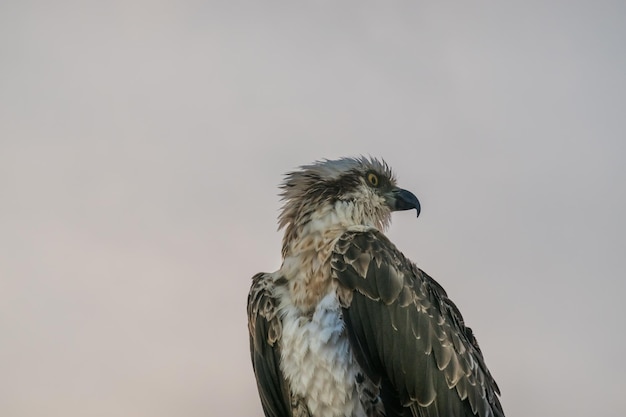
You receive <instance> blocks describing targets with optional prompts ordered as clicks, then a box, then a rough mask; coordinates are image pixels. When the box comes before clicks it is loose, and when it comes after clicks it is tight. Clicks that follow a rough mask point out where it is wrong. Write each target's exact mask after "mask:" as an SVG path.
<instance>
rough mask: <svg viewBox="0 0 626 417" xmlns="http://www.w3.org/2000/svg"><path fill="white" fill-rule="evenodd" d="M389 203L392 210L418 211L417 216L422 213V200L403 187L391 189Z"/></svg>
mask: <svg viewBox="0 0 626 417" xmlns="http://www.w3.org/2000/svg"><path fill="white" fill-rule="evenodd" d="M387 204H388V205H389V208H391V211H401V210H411V209H415V211H417V217H419V215H420V210H421V207H420V202H419V200H418V199H417V197H415V194H413V193H412V192H410V191H407V190H403V189H402V188H394V189H393V190H391V194H390V198H388V199H387Z"/></svg>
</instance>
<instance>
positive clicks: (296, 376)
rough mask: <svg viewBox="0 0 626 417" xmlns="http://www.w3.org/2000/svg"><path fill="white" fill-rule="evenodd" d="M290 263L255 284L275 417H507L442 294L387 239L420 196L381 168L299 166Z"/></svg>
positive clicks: (253, 335)
mask: <svg viewBox="0 0 626 417" xmlns="http://www.w3.org/2000/svg"><path fill="white" fill-rule="evenodd" d="M282 190H283V191H282V198H283V200H284V206H283V208H282V212H281V214H280V216H279V226H280V228H281V229H285V235H284V238H283V244H282V257H283V262H282V265H281V267H280V269H279V270H278V271H276V272H273V273H259V274H257V275H255V276H254V277H253V278H252V287H251V289H250V293H249V295H248V329H249V332H250V349H251V356H252V365H253V368H254V372H255V375H256V380H257V386H258V390H259V394H260V397H261V404H262V406H263V411H264V412H265V416H266V417H382V416H386V417H400V416H405V417H409V416H413V417H418V416H419V417H457V416H467V417H469V416H479V417H503V416H504V412H503V411H502V406H501V405H500V401H499V399H498V396H497V395H499V394H500V391H499V389H498V386H497V384H496V382H495V381H494V379H493V377H492V376H491V374H490V373H489V370H488V369H487V366H486V365H485V362H484V360H483V355H482V353H481V351H480V348H479V347H478V343H477V342H476V339H475V337H474V335H473V333H472V330H471V329H470V328H469V327H467V326H466V325H465V323H464V321H463V317H462V316H461V313H460V312H459V310H458V309H457V307H456V306H455V304H454V303H453V302H452V301H451V300H450V299H449V298H448V296H447V294H446V292H445V291H444V289H443V288H442V287H441V286H440V285H439V284H438V283H437V282H436V281H435V280H434V279H433V278H431V277H430V276H428V275H427V274H426V273H425V272H424V271H422V270H420V269H419V268H417V266H415V264H413V263H412V262H411V261H410V260H408V259H407V258H405V257H404V255H403V254H402V253H401V252H400V251H399V250H398V249H397V248H396V247H395V246H394V244H393V243H391V242H390V241H389V239H387V238H386V237H385V235H384V234H383V231H384V230H385V228H386V227H387V226H388V225H389V222H390V218H391V213H392V212H393V211H398V210H409V209H415V210H416V211H417V215H418V216H419V213H420V204H419V201H418V199H417V198H416V197H415V195H413V194H412V193H411V192H409V191H406V190H403V189H401V188H398V187H397V186H396V180H395V178H394V176H393V174H392V172H391V170H390V168H389V167H388V165H387V164H386V163H385V162H384V161H381V160H377V159H370V158H364V157H361V158H343V159H339V160H324V161H319V162H317V163H314V164H312V165H306V166H302V167H301V169H300V170H298V171H295V172H291V173H289V174H287V176H286V179H285V182H284V183H283V185H282Z"/></svg>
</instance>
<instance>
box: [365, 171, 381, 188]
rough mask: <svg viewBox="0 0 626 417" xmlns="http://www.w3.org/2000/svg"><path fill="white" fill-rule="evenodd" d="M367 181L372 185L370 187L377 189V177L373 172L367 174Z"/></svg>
mask: <svg viewBox="0 0 626 417" xmlns="http://www.w3.org/2000/svg"><path fill="white" fill-rule="evenodd" d="M367 180H368V181H369V183H370V184H371V185H372V187H378V176H377V175H376V174H374V173H373V172H370V173H369V174H367Z"/></svg>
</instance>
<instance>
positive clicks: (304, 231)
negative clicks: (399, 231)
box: [280, 206, 372, 312]
mask: <svg viewBox="0 0 626 417" xmlns="http://www.w3.org/2000/svg"><path fill="white" fill-rule="evenodd" d="M300 220H301V221H299V222H294V223H292V224H290V225H289V226H288V227H287V230H286V231H285V238H284V240H283V264H282V266H281V268H280V275H281V276H282V277H284V278H285V279H286V280H287V282H288V283H289V292H290V296H291V300H292V302H293V303H294V304H295V305H296V306H297V307H298V308H300V309H301V310H302V311H304V312H310V311H312V310H313V309H314V308H315V306H316V305H317V303H318V302H319V301H320V300H321V299H322V298H323V297H324V296H325V295H326V294H328V292H329V291H330V290H331V289H333V282H332V279H331V275H330V271H331V268H330V256H331V254H332V251H333V248H334V246H335V243H336V242H337V240H338V239H339V238H340V237H341V235H342V234H343V233H345V232H346V231H347V230H352V229H355V228H364V229H367V228H370V227H372V226H371V225H363V224H359V223H358V222H355V221H354V218H353V217H352V216H349V215H346V213H345V212H343V211H341V210H337V209H336V207H333V206H326V207H323V208H322V209H320V210H317V211H315V212H313V213H310V214H309V215H308V218H306V219H300Z"/></svg>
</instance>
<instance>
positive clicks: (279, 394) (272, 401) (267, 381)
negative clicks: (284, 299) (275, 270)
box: [248, 273, 292, 417]
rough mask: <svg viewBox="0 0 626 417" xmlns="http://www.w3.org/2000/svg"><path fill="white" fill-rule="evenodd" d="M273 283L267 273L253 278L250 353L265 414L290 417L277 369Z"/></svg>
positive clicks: (286, 393)
mask: <svg viewBox="0 0 626 417" xmlns="http://www.w3.org/2000/svg"><path fill="white" fill-rule="evenodd" d="M273 285H274V283H273V280H272V279H271V276H270V275H269V274H264V273H259V274H256V275H255V276H254V277H253V278H252V287H251V288H250V293H249V294H248V330H249V332H250V355H251V357H252V367H253V368H254V373H255V375H256V380H257V388H258V390H259V395H260V397H261V405H262V406H263V411H264V413H265V416H266V417H292V412H291V410H292V404H291V398H290V395H289V390H288V388H287V382H286V381H285V379H284V377H283V374H282V371H281V370H280V343H279V341H280V338H281V335H282V325H281V322H280V319H279V317H278V315H277V302H276V300H275V298H274V297H273V295H272V291H271V288H272V286H273Z"/></svg>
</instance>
